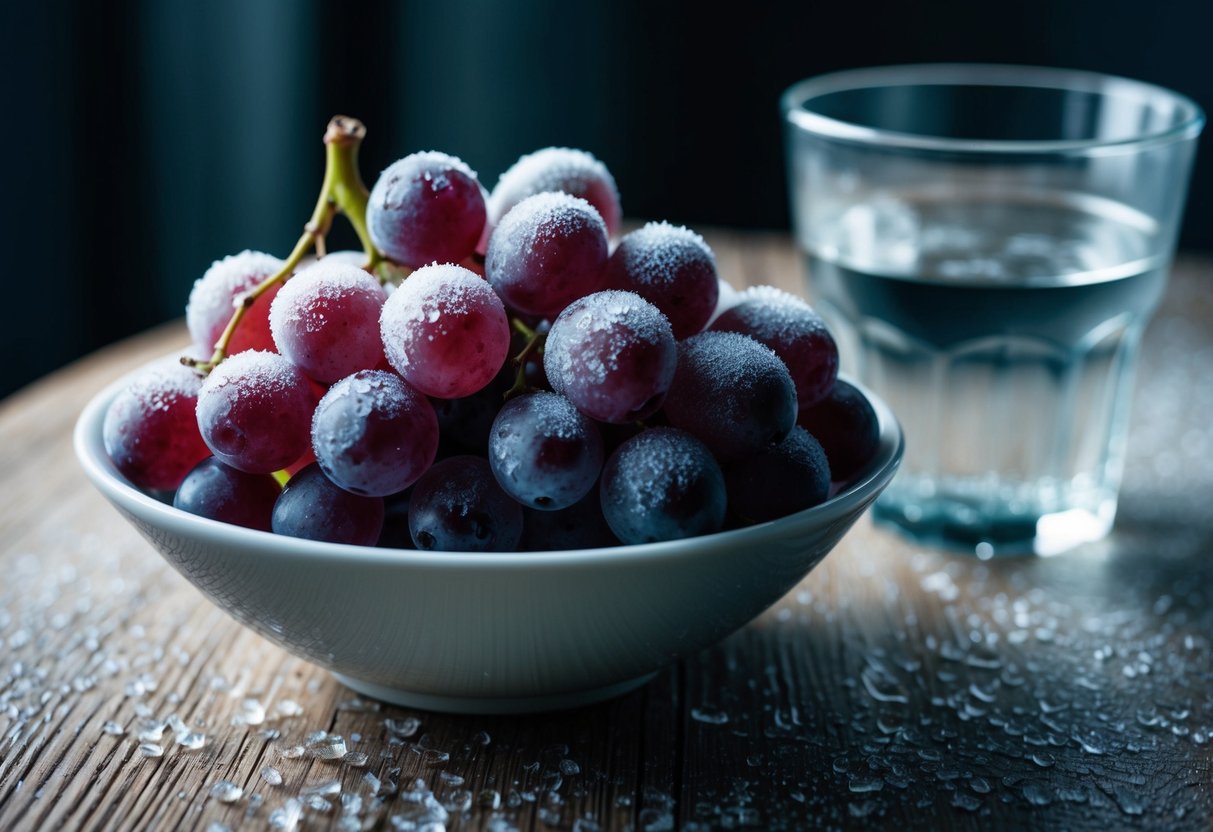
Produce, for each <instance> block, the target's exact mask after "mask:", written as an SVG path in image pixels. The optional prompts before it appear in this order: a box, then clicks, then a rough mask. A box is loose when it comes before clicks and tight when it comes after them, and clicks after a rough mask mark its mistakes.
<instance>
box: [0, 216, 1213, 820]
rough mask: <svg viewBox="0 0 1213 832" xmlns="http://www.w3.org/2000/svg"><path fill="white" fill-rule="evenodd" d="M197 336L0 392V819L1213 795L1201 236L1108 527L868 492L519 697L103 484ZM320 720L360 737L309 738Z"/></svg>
mask: <svg viewBox="0 0 1213 832" xmlns="http://www.w3.org/2000/svg"><path fill="white" fill-rule="evenodd" d="M711 242H712V244H713V246H714V248H715V249H716V251H717V253H718V255H719V259H720V265H721V271H722V273H723V274H724V275H726V276H727V277H729V278H730V279H731V280H732V281H733V282H734V283H736V284H743V283H759V282H774V283H777V284H780V285H784V286H785V287H789V288H793V289H796V288H797V287H798V285H799V275H800V264H799V262H798V260H797V259H796V257H795V256H794V254H793V252H792V250H791V246H790V245H789V244H788V242H787V241H786V240H785V238H783V237H781V236H776V235H771V236H760V235H744V236H742V235H729V234H716V235H713V236H712V237H711ZM184 338H185V336H184V329H183V327H182V326H181V325H180V324H172V325H169V326H166V327H164V328H161V329H158V330H155V331H153V332H150V333H147V334H146V335H143V336H140V337H138V338H133V339H131V340H129V341H126V342H123V343H121V344H118V345H117V346H114V347H112V348H110V349H107V350H103V351H101V352H99V353H97V354H96V355H93V356H91V357H89V358H87V359H85V360H83V361H80V362H79V363H77V364H74V365H73V366H71V367H68V368H67V369H65V370H63V371H61V372H58V373H56V374H54V375H52V376H50V377H49V378H47V379H45V380H43V381H42V382H40V383H38V384H35V385H34V386H32V387H31V388H29V389H27V390H25V391H23V392H21V393H19V394H17V395H15V396H13V397H11V398H10V399H8V400H7V401H5V402H4V403H3V405H0V471H2V472H3V477H4V479H3V486H2V490H0V829H59V828H90V829H93V828H96V829H145V828H153V829H213V830H219V829H223V828H230V829H236V828H267V827H269V828H273V827H274V826H275V825H277V826H278V827H279V828H285V827H286V826H288V825H289V823H290V822H291V821H292V820H294V819H295V817H296V816H301V820H300V824H301V827H302V828H309V829H316V828H348V829H355V828H360V824H362V825H364V826H366V827H373V828H387V829H392V828H403V829H426V830H430V831H431V832H433V830H436V829H440V828H442V826H441V825H438V824H439V823H441V824H445V827H446V828H448V829H502V830H504V829H511V828H519V829H548V828H551V829H573V830H578V832H591V830H599V829H602V830H605V829H651V830H663V829H691V830H700V829H736V828H755V829H796V828H805V827H848V826H856V827H858V826H870V825H875V826H887V827H911V826H912V827H916V828H940V827H953V828H981V829H987V828H992V827H1005V828H1016V829H1018V828H1025V827H1035V828H1056V829H1074V828H1086V829H1107V828H1116V827H1123V826H1130V825H1132V826H1143V827H1154V828H1166V829H1184V828H1190V829H1206V828H1209V826H1210V824H1211V823H1213V813H1211V810H1213V783H1211V781H1213V765H1211V760H1213V385H1211V384H1210V383H1209V375H1210V371H1211V368H1213V261H1211V260H1209V259H1206V258H1196V257H1189V258H1186V259H1182V258H1181V260H1180V262H1179V264H1178V265H1177V268H1176V274H1175V276H1174V280H1173V281H1172V285H1171V288H1170V290H1169V293H1168V295H1167V298H1166V302H1165V305H1164V308H1163V309H1162V310H1161V311H1160V313H1159V315H1158V316H1157V318H1156V319H1155V322H1154V323H1153V325H1152V326H1151V329H1150V332H1149V336H1148V339H1147V344H1146V348H1145V355H1144V360H1143V365H1142V367H1141V370H1140V373H1139V385H1138V395H1137V400H1136V404H1135V413H1134V418H1135V424H1134V429H1133V436H1132V443H1131V447H1130V449H1129V470H1128V475H1127V478H1126V483H1125V488H1124V492H1123V499H1122V504H1121V512H1120V517H1119V519H1118V523H1117V528H1116V531H1115V533H1114V534H1113V536H1112V537H1111V538H1110V539H1109V540H1107V541H1105V542H1103V543H1101V544H1098V545H1092V546H1088V547H1086V548H1084V549H1081V550H1079V551H1076V552H1074V553H1071V554H1069V555H1066V556H1064V557H1059V558H1053V559H1041V560H1012V561H1003V562H998V561H994V562H987V563H982V562H978V561H976V560H973V559H966V558H963V557H957V556H949V555H945V554H941V553H937V552H933V551H929V550H925V549H921V548H917V547H915V546H913V545H910V544H908V543H906V542H904V541H902V540H900V539H898V538H895V537H893V536H891V535H889V534H887V533H885V532H883V531H881V530H878V529H874V528H872V527H871V526H870V525H869V524H868V523H867V522H866V521H861V523H860V525H859V526H858V527H857V528H856V529H854V530H853V531H852V532H851V534H850V535H849V536H848V537H847V538H846V540H844V541H843V543H842V544H841V545H840V546H839V547H838V549H837V550H836V551H835V552H834V553H833V554H832V555H831V556H830V557H829V558H827V560H826V562H825V563H824V564H823V565H822V566H820V567H819V568H818V569H817V570H816V571H814V572H813V573H812V574H811V575H810V576H809V577H808V578H807V579H806V580H805V581H804V582H803V583H802V584H801V585H800V586H799V587H798V588H797V589H795V590H794V591H793V592H791V593H790V594H789V595H788V596H787V597H786V598H784V599H783V600H782V601H781V602H780V603H779V604H777V605H776V606H775V607H774V608H773V609H771V610H770V611H768V612H767V613H766V614H765V615H763V616H762V617H761V618H759V619H758V620H757V621H755V622H754V623H752V624H751V625H749V626H748V627H746V628H745V629H743V630H742V631H741V632H739V633H737V634H735V635H734V636H732V637H731V638H729V639H727V640H725V641H724V642H723V643H722V644H720V645H718V646H716V647H714V648H711V649H709V650H706V651H704V652H703V653H702V654H701V655H699V656H696V657H694V658H693V659H690V660H688V661H685V662H683V663H682V664H680V665H678V666H677V667H673V668H670V669H669V670H667V671H665V672H663V673H661V674H660V675H659V677H658V678H657V680H656V681H654V682H653V683H652V684H650V685H649V686H647V687H646V688H644V689H642V690H640V691H638V692H636V693H633V694H631V695H629V696H626V697H623V698H621V699H618V700H616V701H613V702H609V703H607V704H604V705H601V706H598V707H594V708H590V709H586V710H582V711H575V712H568V713H558V714H548V715H544V716H536V717H526V718H487V717H451V716H441V715H437V714H429V713H420V712H408V711H406V710H403V709H400V708H395V707H389V706H386V705H383V706H381V705H379V704H377V703H375V702H370V701H364V700H359V699H358V698H357V697H356V696H355V695H354V694H353V693H352V692H351V691H350V690H348V689H346V688H344V687H342V686H341V685H340V684H338V683H337V682H336V681H335V680H334V679H333V678H332V677H330V676H329V675H328V674H327V673H325V672H324V671H322V670H320V669H318V668H316V667H313V666H311V665H309V664H307V663H306V662H303V661H301V660H299V659H296V658H294V657H292V656H290V655H289V654H287V653H285V652H284V651H282V650H281V649H279V648H278V647H275V646H273V645H271V644H269V643H268V642H266V641H264V640H262V639H261V638H259V637H258V636H255V635H253V634H252V633H250V632H247V631H245V630H244V629H242V628H241V627H240V626H239V625H237V624H236V623H235V622H234V621H232V620H231V619H229V618H227V616H226V615H225V614H223V613H222V612H220V611H219V610H217V609H216V608H215V607H213V606H211V605H210V604H209V603H208V602H207V601H205V600H204V599H203V598H202V596H201V595H200V594H199V593H198V592H196V591H195V590H194V589H193V588H192V587H191V586H190V585H189V584H188V583H186V581H185V580H184V579H183V578H181V577H180V576H178V575H177V574H176V573H175V572H173V571H172V570H171V569H170V568H169V567H168V566H167V565H166V564H165V563H164V562H163V561H161V560H160V558H159V557H158V556H157V555H156V554H155V553H154V552H153V550H152V549H151V548H150V547H149V546H148V545H147V544H146V543H144V542H143V540H142V539H141V538H140V537H139V536H138V535H137V534H136V533H135V531H134V530H133V529H132V528H130V527H129V526H127V525H126V524H125V523H124V521H123V520H122V519H121V518H120V517H119V515H118V514H117V513H116V512H115V511H114V510H113V509H111V508H110V507H109V506H108V505H107V504H105V502H104V501H103V500H102V498H101V497H100V496H99V495H98V494H96V493H95V492H94V491H93V489H92V488H91V486H89V484H88V483H87V482H86V481H85V480H84V478H83V476H82V475H81V474H80V472H79V470H78V468H77V466H76V463H75V461H74V459H73V457H72V452H71V447H70V438H69V437H70V431H71V427H72V424H73V421H74V420H75V418H76V415H77V413H78V412H79V411H80V409H81V407H82V405H83V404H84V402H85V401H86V400H87V399H88V398H89V397H90V396H91V395H92V394H93V393H94V392H96V391H97V390H98V389H99V388H101V387H102V386H103V385H105V384H106V383H107V382H108V381H109V380H111V379H113V378H114V377H115V376H117V375H118V374H119V373H122V372H124V371H125V370H127V369H129V368H132V367H134V366H136V365H138V364H140V363H142V362H144V361H145V360H147V359H148V358H150V357H152V356H156V355H159V354H161V353H164V352H167V351H169V350H170V349H172V348H174V347H176V346H178V345H180V344H181V343H182V342H183V341H184ZM9 360H17V357H15V356H9ZM173 714H175V715H177V716H178V717H179V718H180V719H181V720H183V722H184V723H185V724H187V725H188V726H189V727H191V728H193V729H194V731H195V732H196V733H197V734H199V735H202V736H203V737H204V739H203V740H202V742H203V743H204V744H203V745H202V746H201V747H199V748H193V749H190V748H187V747H185V746H182V745H178V744H176V743H174V741H173V739H172V731H171V730H170V731H167V732H165V735H164V737H163V738H162V739H161V740H160V741H159V742H155V743H152V741H151V740H147V742H149V743H152V745H157V746H161V747H163V749H164V753H163V756H161V757H149V756H145V754H144V753H143V752H141V750H140V746H141V741H140V739H139V737H138V734H139V732H140V730H141V727H142V730H144V731H146V730H147V725H145V724H144V723H145V722H150V724H151V725H153V726H154V725H155V724H157V723H158V722H160V721H163V720H165V719H167V718H168V717H169V716H170V715H173ZM412 719H415V720H418V721H419V724H417V725H416V730H411V729H413V728H414V724H413V723H411V722H410V720H412ZM111 723H112V724H111ZM314 731H325V732H329V733H330V734H340V735H341V736H342V737H343V739H344V742H345V744H346V747H347V750H348V751H350V752H361V755H357V754H356V755H355V756H354V757H352V758H347V759H345V760H342V761H326V760H321V759H317V758H316V757H315V756H314V755H313V754H312V753H310V752H308V753H304V754H303V756H293V755H294V754H296V753H297V752H298V751H299V750H300V746H301V745H304V744H305V741H306V739H307V736H308V734H310V733H311V732H314ZM109 732H113V733H109ZM146 736H148V737H154V736H155V731H154V730H152V731H151V733H150V734H146ZM197 742H199V740H198V738H197V737H195V738H194V739H193V741H192V743H191V744H196V743H197ZM152 745H149V746H148V749H149V750H154V748H152ZM271 768H272V769H273V771H270V769H271ZM265 772H269V774H268V778H269V779H267V774H265ZM275 772H276V773H278V774H279V775H280V777H281V783H271V782H270V779H273V780H277V779H278V778H277V777H275V776H274V774H275ZM221 781H228V782H230V783H232V784H235V787H233V788H226V787H224V786H222V785H221V786H219V787H218V788H216V784H218V783H221ZM225 788H226V793H225ZM237 793H239V796H236V795H237ZM224 798H234V799H231V800H230V802H225V801H224ZM427 823H429V824H430V825H426V824H427Z"/></svg>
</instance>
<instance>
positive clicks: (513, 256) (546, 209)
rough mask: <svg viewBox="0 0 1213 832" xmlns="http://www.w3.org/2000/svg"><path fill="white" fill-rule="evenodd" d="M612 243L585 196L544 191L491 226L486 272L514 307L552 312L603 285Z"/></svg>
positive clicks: (544, 314) (551, 314)
mask: <svg viewBox="0 0 1213 832" xmlns="http://www.w3.org/2000/svg"><path fill="white" fill-rule="evenodd" d="M608 251H609V244H608V242H607V232H606V226H605V225H604V224H603V222H602V217H600V216H599V215H598V212H597V211H596V210H595V209H594V207H593V206H592V205H590V204H589V203H588V202H586V201H585V200H584V199H578V198H577V197H573V196H569V195H568V194H564V193H541V194H536V195H535V196H531V197H527V198H526V199H524V200H523V201H522V202H520V203H518V204H517V205H515V206H514V207H513V208H512V209H510V212H509V213H508V214H506V215H505V217H504V218H503V219H502V220H501V224H500V225H498V226H497V228H496V229H494V230H493V236H492V237H490V238H489V250H488V254H487V255H485V261H484V274H485V277H487V278H488V281H489V283H491V284H492V286H493V289H495V290H496V291H497V294H499V295H501V298H502V300H504V301H505V302H506V303H507V304H509V305H510V307H511V308H512V309H517V310H518V311H520V312H525V313H527V314H530V315H539V316H541V317H554V316H555V315H557V314H559V313H560V311H561V310H562V309H564V308H565V307H566V306H568V305H569V303H571V302H572V301H574V300H576V299H577V298H579V297H582V296H584V295H587V294H589V293H591V292H593V291H595V290H597V289H599V288H600V287H601V286H602V281H603V278H604V274H603V266H605V265H606V261H607V254H608Z"/></svg>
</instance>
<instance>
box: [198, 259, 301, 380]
mask: <svg viewBox="0 0 1213 832" xmlns="http://www.w3.org/2000/svg"><path fill="white" fill-rule="evenodd" d="M281 268H282V261H281V260H279V259H278V258H276V257H272V256H270V255H268V254H263V253H261V252H259V251H242V252H241V253H240V254H233V255H231V256H230V257H225V258H223V259H222V260H218V261H216V262H215V263H213V264H212V265H211V267H210V268H209V269H207V270H206V274H204V275H203V276H202V277H201V278H200V279H199V280H197V281H195V283H194V288H193V289H192V290H191V291H190V299H189V302H188V303H186V305H185V323H186V326H187V327H188V328H189V331H190V337H191V338H193V339H194V344H195V345H196V346H197V347H198V349H199V351H200V352H202V353H203V354H204V355H205V356H207V357H209V356H210V354H211V351H212V350H213V349H214V348H215V342H216V341H218V340H219V337H220V336H221V335H223V330H224V329H226V328H227V324H228V321H230V320H231V317H232V312H234V311H235V308H236V307H235V304H236V299H237V298H238V297H240V296H241V295H242V294H244V293H245V292H247V291H249V290H250V289H252V288H253V287H255V286H257V284H259V283H261V282H262V281H264V280H265V279H266V278H267V277H269V276H270V275H272V274H274V273H276V272H277V271H278V270H279V269H281ZM280 287H281V284H279V286H275V287H274V288H272V289H270V290H269V291H267V292H266V293H265V294H264V295H262V296H261V297H259V298H257V300H256V301H255V302H254V303H253V305H252V306H251V307H250V308H249V310H248V311H247V312H245V313H244V317H243V318H241V319H240V325H239V326H238V327H237V328H236V332H235V334H234V335H233V336H232V340H231V342H230V343H229V344H228V347H227V353H228V355H235V354H236V353H238V352H244V351H245V350H269V351H271V352H272V351H274V339H273V336H271V335H270V322H269V314H270V303H271V301H272V300H273V298H274V295H275V294H277V292H278V289H279V288H280Z"/></svg>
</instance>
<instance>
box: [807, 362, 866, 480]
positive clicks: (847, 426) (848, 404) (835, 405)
mask: <svg viewBox="0 0 1213 832" xmlns="http://www.w3.org/2000/svg"><path fill="white" fill-rule="evenodd" d="M798 422H799V424H800V425H801V427H803V428H804V429H805V430H807V431H808V432H809V433H811V434H812V435H813V436H814V437H815V438H816V439H817V441H818V442H820V443H821V447H823V448H824V449H825V452H826V458H827V459H829V460H830V474H831V476H833V478H834V479H835V480H836V481H838V482H846V481H847V480H849V479H851V478H852V477H853V476H855V475H856V474H858V473H859V472H860V471H861V470H863V468H864V466H865V465H867V464H868V462H870V461H871V459H872V457H874V456H875V455H876V450H877V448H879V447H880V420H879V419H877V418H876V411H875V410H873V409H872V405H871V404H870V403H869V402H868V400H867V398H866V397H865V396H864V395H863V393H860V392H859V391H858V390H857V389H855V387H854V386H853V385H851V384H849V383H847V382H845V381H842V380H841V379H840V380H839V381H838V382H836V383H835V384H834V389H833V390H831V391H830V394H829V395H828V396H827V397H826V398H825V400H824V401H822V402H821V403H819V404H817V405H815V406H813V407H810V408H808V409H807V410H802V411H800V418H799V420H798Z"/></svg>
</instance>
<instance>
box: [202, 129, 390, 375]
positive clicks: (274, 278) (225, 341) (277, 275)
mask: <svg viewBox="0 0 1213 832" xmlns="http://www.w3.org/2000/svg"><path fill="white" fill-rule="evenodd" d="M365 137H366V127H365V126H364V125H363V124H362V122H361V121H359V120H358V119H356V118H350V117H349V116H333V118H332V120H330V121H329V125H328V129H327V130H325V133H324V146H325V154H324V161H325V165H324V182H323V183H322V184H321V186H320V196H319V197H318V198H317V199H316V207H315V208H314V209H313V210H312V216H311V219H309V220H308V221H307V224H306V225H304V226H303V235H302V236H301V237H300V238H299V241H298V242H297V243H295V247H294V249H292V250H291V253H290V254H289V255H288V256H287V258H286V260H284V261H283V262H282V268H280V269H279V270H278V271H276V272H274V274H272V275H270V276H269V277H267V278H266V279H265V280H263V281H261V282H260V283H258V284H257V285H256V286H254V287H253V288H252V289H249V290H248V291H247V292H245V293H244V294H242V295H240V296H239V297H238V298H236V300H235V302H234V306H235V308H234V309H233V311H232V317H231V318H230V319H229V320H228V322H227V326H226V327H224V330H223V334H222V335H220V336H219V340H217V341H216V342H215V349H214V352H213V353H212V354H211V357H210V358H209V359H207V360H205V361H202V360H199V359H196V358H191V357H188V356H186V357H183V358H182V359H181V363H182V364H185V365H187V366H190V367H193V368H194V369H195V370H197V371H198V372H200V373H203V374H204V375H205V374H206V373H209V372H210V371H211V370H213V369H215V367H217V366H219V364H220V363H221V362H222V361H223V360H224V359H225V358H227V351H228V347H229V346H230V345H231V342H232V336H233V335H235V333H236V329H237V328H238V327H239V326H240V322H241V320H243V318H244V314H245V313H246V312H247V311H248V310H249V308H250V307H252V305H253V303H254V302H256V300H257V298H259V297H261V296H262V295H264V294H265V293H266V292H268V291H269V290H270V289H272V288H274V287H275V286H277V285H278V284H279V283H282V282H283V281H285V280H286V279H287V278H289V277H290V276H291V274H292V273H293V272H294V271H295V268H296V267H297V266H298V265H299V263H300V262H301V261H302V260H303V258H304V257H306V256H307V255H308V253H309V252H311V251H312V250H315V251H316V252H318V253H319V254H320V255H321V256H323V252H324V251H325V245H324V239H325V237H326V235H327V234H328V233H329V230H330V229H331V228H332V226H333V217H334V215H336V214H337V213H341V214H343V215H344V216H345V218H346V219H347V220H349V222H350V225H352V226H353V227H354V233H356V234H357V235H358V240H359V241H360V242H361V243H362V248H363V251H365V252H366V257H367V262H366V264H365V265H364V266H363V268H364V269H366V270H367V271H368V272H370V273H371V274H373V275H376V276H377V277H378V276H379V275H378V273H379V272H380V271H382V270H381V269H380V266H381V264H383V263H384V262H385V260H384V257H383V254H382V253H380V251H379V250H378V249H377V248H376V247H375V244H374V243H373V242H372V241H371V235H370V232H369V231H368V230H367V227H366V206H367V202H368V200H369V199H370V192H369V191H368V190H367V187H366V185H365V184H364V183H363V181H362V175H361V174H360V173H359V171H358V148H359V147H360V146H361V144H362V140H363V139H364V138H365ZM380 279H381V280H382V278H380Z"/></svg>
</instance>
